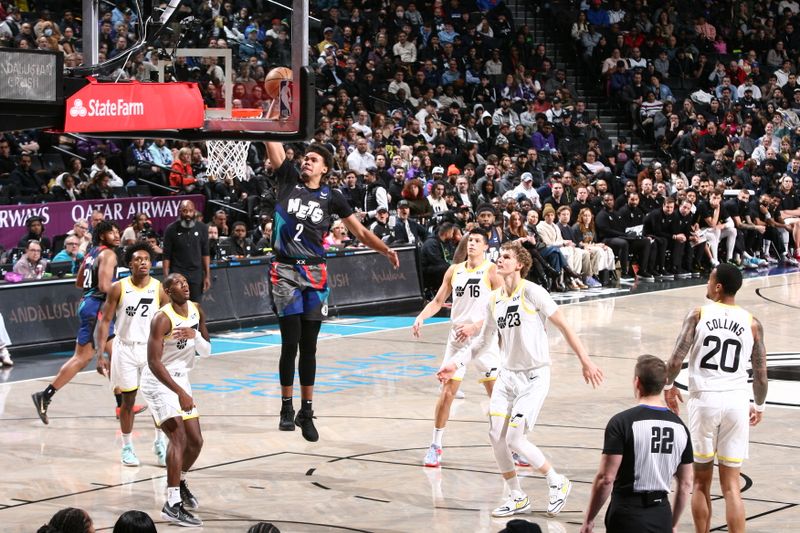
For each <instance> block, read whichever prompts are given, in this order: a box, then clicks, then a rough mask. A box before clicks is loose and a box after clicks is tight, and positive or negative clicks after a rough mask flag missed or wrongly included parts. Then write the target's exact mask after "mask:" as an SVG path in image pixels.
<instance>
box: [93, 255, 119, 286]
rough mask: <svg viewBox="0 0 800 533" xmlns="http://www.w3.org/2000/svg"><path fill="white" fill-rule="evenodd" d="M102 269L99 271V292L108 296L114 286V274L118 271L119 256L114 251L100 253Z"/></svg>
mask: <svg viewBox="0 0 800 533" xmlns="http://www.w3.org/2000/svg"><path fill="white" fill-rule="evenodd" d="M99 259H100V267H99V268H98V269H97V290H98V291H100V292H102V293H104V294H108V293H109V292H111V286H112V285H113V284H114V273H115V272H116V271H117V254H116V253H114V250H103V251H102V252H101V253H100V258H99Z"/></svg>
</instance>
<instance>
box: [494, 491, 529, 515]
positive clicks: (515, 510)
mask: <svg viewBox="0 0 800 533" xmlns="http://www.w3.org/2000/svg"><path fill="white" fill-rule="evenodd" d="M530 507H531V501H530V500H529V499H528V497H527V496H526V495H525V494H522V495H520V496H519V497H518V498H514V497H512V495H511V494H509V495H508V500H506V502H505V503H504V504H503V505H501V506H500V507H498V508H496V509H495V510H493V511H492V516H495V517H497V518H502V517H504V516H511V515H515V514H520V513H524V512H526V511H527V510H528V509H530Z"/></svg>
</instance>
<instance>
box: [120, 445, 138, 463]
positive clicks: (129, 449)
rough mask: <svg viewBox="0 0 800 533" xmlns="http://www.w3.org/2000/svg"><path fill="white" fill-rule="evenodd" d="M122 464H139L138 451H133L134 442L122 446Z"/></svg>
mask: <svg viewBox="0 0 800 533" xmlns="http://www.w3.org/2000/svg"><path fill="white" fill-rule="evenodd" d="M122 464H123V465H125V466H139V464H140V463H139V458H138V457H136V452H135V451H133V444H127V445H125V446H123V447H122Z"/></svg>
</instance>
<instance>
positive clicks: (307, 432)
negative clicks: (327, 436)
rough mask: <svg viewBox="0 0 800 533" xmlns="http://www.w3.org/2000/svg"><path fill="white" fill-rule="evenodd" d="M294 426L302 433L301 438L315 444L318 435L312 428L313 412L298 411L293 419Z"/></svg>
mask: <svg viewBox="0 0 800 533" xmlns="http://www.w3.org/2000/svg"><path fill="white" fill-rule="evenodd" d="M294 424H295V425H296V426H298V427H299V428H300V430H301V431H302V432H303V438H304V439H306V440H307V441H309V442H317V441H318V440H319V433H318V432H317V428H315V427H314V411H309V410H306V409H300V410H299V411H298V412H297V416H296V417H295V419H294Z"/></svg>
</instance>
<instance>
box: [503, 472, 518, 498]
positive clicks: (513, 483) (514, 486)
mask: <svg viewBox="0 0 800 533" xmlns="http://www.w3.org/2000/svg"><path fill="white" fill-rule="evenodd" d="M506 483H507V484H508V490H509V492H510V493H511V496H513V497H514V498H517V497H519V495H520V494H522V487H521V486H520V484H519V476H514V477H512V478H510V479H507V480H506Z"/></svg>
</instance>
